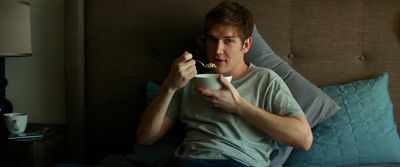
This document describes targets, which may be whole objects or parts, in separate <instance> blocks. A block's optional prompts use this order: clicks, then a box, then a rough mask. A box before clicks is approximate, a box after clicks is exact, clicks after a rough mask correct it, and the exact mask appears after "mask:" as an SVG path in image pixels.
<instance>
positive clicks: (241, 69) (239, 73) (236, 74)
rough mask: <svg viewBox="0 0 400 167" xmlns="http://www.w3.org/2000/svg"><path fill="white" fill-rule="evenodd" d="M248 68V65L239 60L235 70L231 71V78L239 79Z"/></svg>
mask: <svg viewBox="0 0 400 167" xmlns="http://www.w3.org/2000/svg"><path fill="white" fill-rule="evenodd" d="M248 69H249V65H247V64H246V63H245V62H244V61H242V62H240V63H239V64H238V66H237V67H236V68H235V70H233V71H232V73H231V75H232V79H239V78H241V77H243V76H244V75H245V74H246V73H247V71H248Z"/></svg>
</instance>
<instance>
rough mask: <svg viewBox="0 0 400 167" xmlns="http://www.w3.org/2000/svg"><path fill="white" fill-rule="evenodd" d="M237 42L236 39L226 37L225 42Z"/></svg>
mask: <svg viewBox="0 0 400 167" xmlns="http://www.w3.org/2000/svg"><path fill="white" fill-rule="evenodd" d="M234 42H235V40H233V39H226V40H225V43H234Z"/></svg>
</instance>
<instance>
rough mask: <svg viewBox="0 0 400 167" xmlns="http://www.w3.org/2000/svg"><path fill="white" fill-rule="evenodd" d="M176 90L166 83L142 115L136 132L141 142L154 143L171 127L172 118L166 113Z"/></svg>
mask: <svg viewBox="0 0 400 167" xmlns="http://www.w3.org/2000/svg"><path fill="white" fill-rule="evenodd" d="M175 92H176V90H173V89H170V88H168V87H167V86H165V85H163V86H162V87H161V89H160V91H159V93H158V94H157V96H156V97H155V99H154V100H153V101H152V103H151V104H150V105H149V106H148V107H147V109H146V110H145V112H144V113H143V115H142V117H141V120H140V124H139V128H138V130H137V132H136V136H137V139H138V142H139V143H141V144H152V143H153V142H155V141H157V140H158V139H159V138H160V137H161V136H163V135H164V134H165V132H166V131H168V129H169V128H170V127H171V124H172V123H171V120H169V119H168V118H166V116H165V115H166V111H167V108H168V105H169V104H170V102H171V99H172V97H173V96H174V94H175ZM166 119H167V120H166ZM163 124H164V126H163Z"/></svg>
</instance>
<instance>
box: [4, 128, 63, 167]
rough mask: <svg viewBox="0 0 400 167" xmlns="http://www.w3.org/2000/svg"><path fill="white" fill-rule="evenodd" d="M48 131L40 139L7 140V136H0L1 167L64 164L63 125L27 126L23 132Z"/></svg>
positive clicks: (33, 166) (35, 166)
mask: <svg viewBox="0 0 400 167" xmlns="http://www.w3.org/2000/svg"><path fill="white" fill-rule="evenodd" d="M46 127H49V128H50V129H49V130H48V131H46V132H45V133H44V137H43V138H42V139H37V140H26V139H23V140H9V139H7V134H4V133H3V134H1V139H0V148H1V149H0V166H1V167H50V166H52V165H53V164H55V163H59V162H64V161H65V160H66V156H67V148H66V145H67V140H66V131H65V127H64V126H63V125H46V124H28V127H27V129H26V131H25V132H36V131H40V130H42V129H43V128H46Z"/></svg>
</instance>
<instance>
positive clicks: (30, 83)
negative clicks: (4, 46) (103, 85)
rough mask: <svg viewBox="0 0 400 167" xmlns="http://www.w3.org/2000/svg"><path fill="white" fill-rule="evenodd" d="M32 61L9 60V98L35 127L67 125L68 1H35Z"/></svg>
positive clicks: (32, 17)
mask: <svg viewBox="0 0 400 167" xmlns="http://www.w3.org/2000/svg"><path fill="white" fill-rule="evenodd" d="M31 25H32V52H33V53H32V54H33V56H32V57H17V58H6V61H5V66H6V68H5V71H6V78H7V79H8V86H7V87H6V96H7V98H8V99H9V100H10V101H11V102H12V103H13V106H14V111H13V112H26V113H28V115H29V122H31V123H52V124H64V123H65V84H64V81H65V72H64V0H31Z"/></svg>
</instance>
